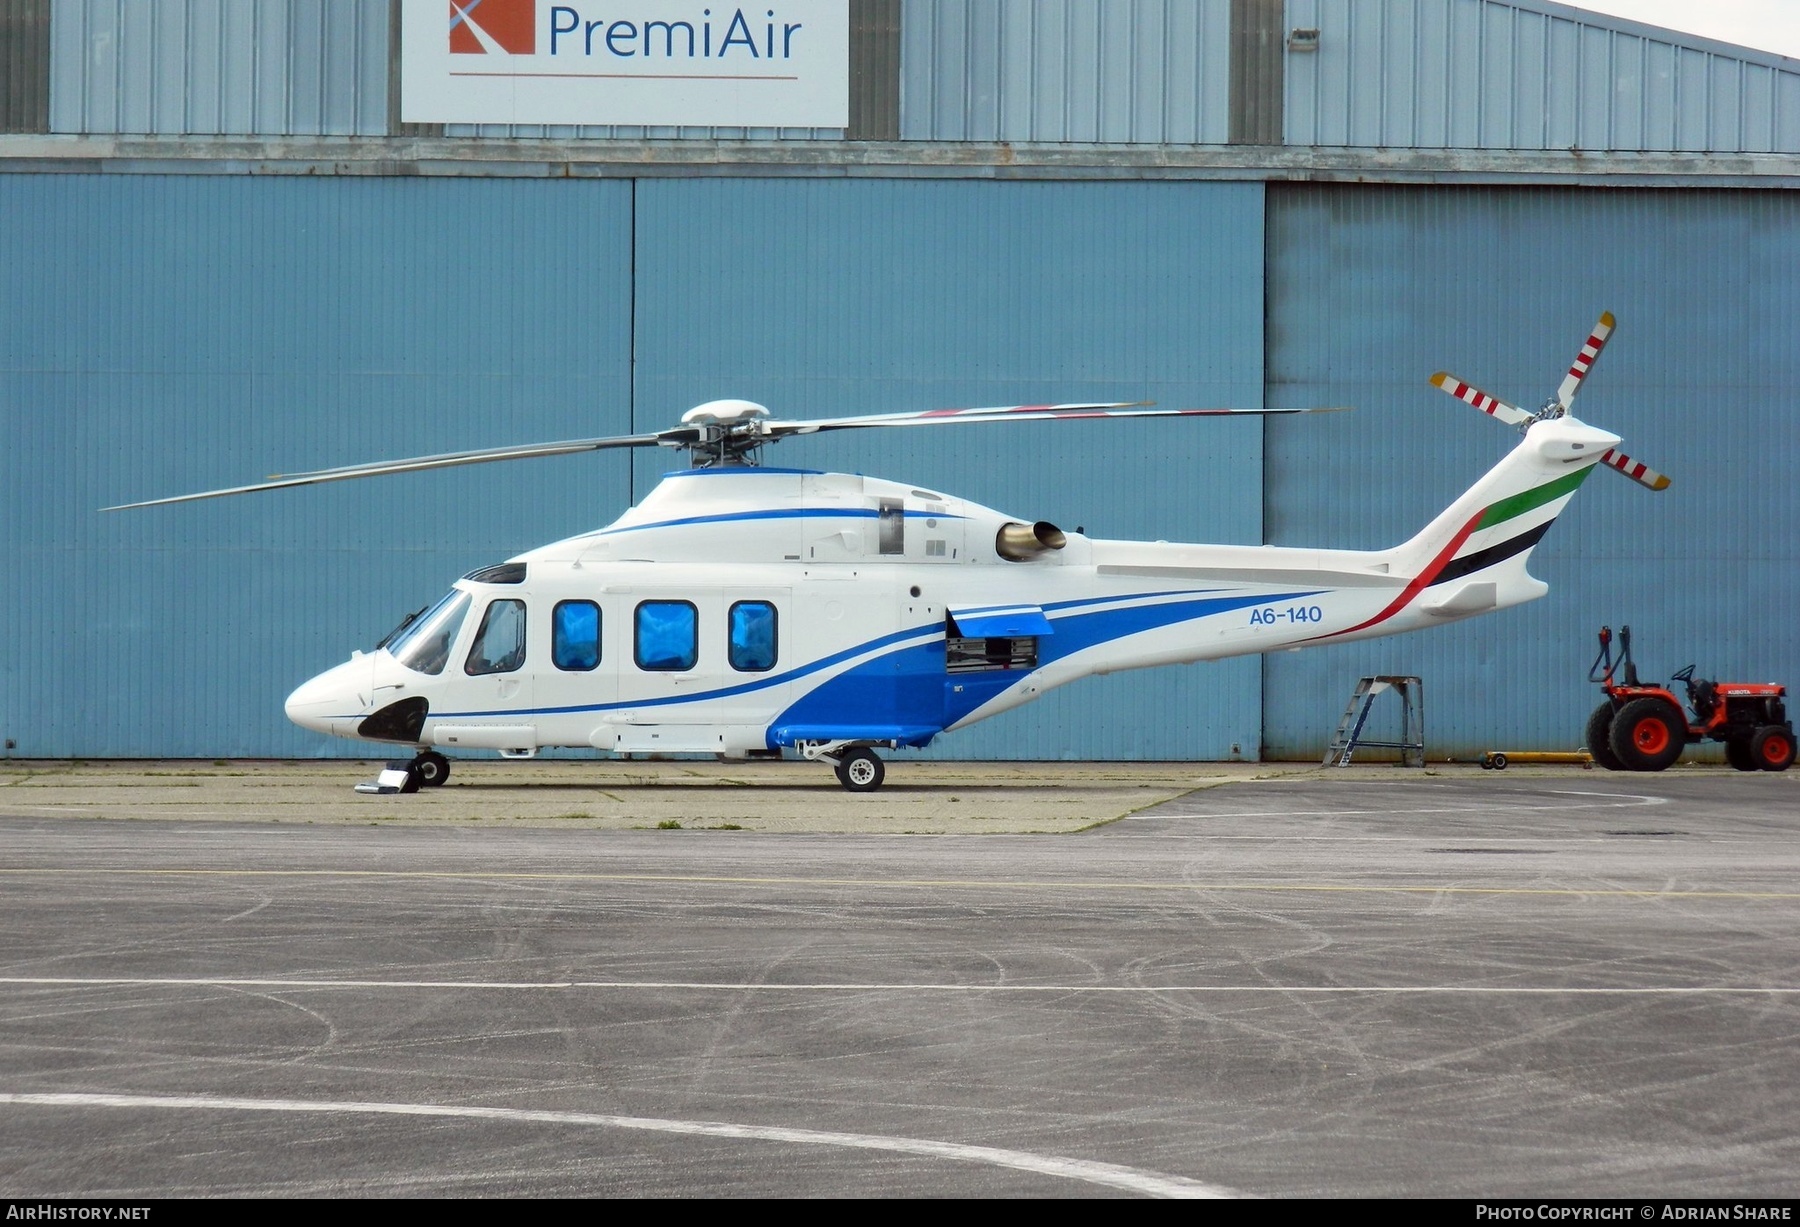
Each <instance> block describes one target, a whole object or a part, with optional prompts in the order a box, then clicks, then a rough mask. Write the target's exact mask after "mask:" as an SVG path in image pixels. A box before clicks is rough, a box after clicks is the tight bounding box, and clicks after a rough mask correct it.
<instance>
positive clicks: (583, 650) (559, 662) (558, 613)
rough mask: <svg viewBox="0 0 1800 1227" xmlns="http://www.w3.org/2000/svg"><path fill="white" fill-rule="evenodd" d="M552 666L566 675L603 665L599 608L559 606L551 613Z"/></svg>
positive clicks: (566, 603) (571, 604)
mask: <svg viewBox="0 0 1800 1227" xmlns="http://www.w3.org/2000/svg"><path fill="white" fill-rule="evenodd" d="M550 662H551V663H552V664H554V665H555V666H556V667H557V668H558V669H561V670H563V671H564V672H566V673H585V672H587V671H588V670H589V669H592V668H594V667H595V666H597V665H598V664H599V663H600V607H599V606H598V605H596V604H594V603H593V602H592V601H558V602H557V604H556V608H555V609H553V610H551V611H550Z"/></svg>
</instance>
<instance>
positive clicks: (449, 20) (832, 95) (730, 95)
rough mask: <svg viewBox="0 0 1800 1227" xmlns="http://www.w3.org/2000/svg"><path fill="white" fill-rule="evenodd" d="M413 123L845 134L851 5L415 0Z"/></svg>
mask: <svg viewBox="0 0 1800 1227" xmlns="http://www.w3.org/2000/svg"><path fill="white" fill-rule="evenodd" d="M402 16H403V20H404V26H403V28H402V32H401V55H400V72H401V76H400V115H401V118H402V119H403V120H405V121H407V122H408V123H461V124H632V125H637V124H644V125H653V126H659V127H660V126H684V127H753V128H762V127H770V128H842V127H845V126H846V125H847V124H848V123H849V112H850V21H849V5H848V3H847V2H846V0H760V2H757V3H752V4H748V5H739V4H731V3H720V2H716V0H715V2H714V3H706V2H705V0H698V2H695V0H689V2H686V3H679V2H678V3H669V2H661V3H659V2H657V0H572V2H570V3H558V2H556V0H404V2H403V6H402Z"/></svg>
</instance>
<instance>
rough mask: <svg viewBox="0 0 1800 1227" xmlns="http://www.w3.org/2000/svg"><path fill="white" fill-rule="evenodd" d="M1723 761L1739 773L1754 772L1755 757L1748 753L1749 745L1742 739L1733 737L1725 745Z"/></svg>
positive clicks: (1755, 765)
mask: <svg viewBox="0 0 1800 1227" xmlns="http://www.w3.org/2000/svg"><path fill="white" fill-rule="evenodd" d="M1725 761H1726V762H1728V763H1730V764H1731V765H1732V766H1733V767H1736V768H1737V769H1738V770H1739V771H1756V770H1759V769H1760V768H1759V767H1758V766H1757V762H1756V755H1754V754H1752V753H1750V743H1749V742H1748V741H1747V740H1745V739H1744V738H1742V737H1733V738H1732V739H1731V740H1730V741H1727V742H1726V743H1725Z"/></svg>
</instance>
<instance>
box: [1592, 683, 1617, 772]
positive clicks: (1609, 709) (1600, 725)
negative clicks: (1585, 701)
mask: <svg viewBox="0 0 1800 1227" xmlns="http://www.w3.org/2000/svg"><path fill="white" fill-rule="evenodd" d="M1612 725H1613V705H1612V701H1611V700H1610V699H1609V700H1607V701H1606V702H1605V703H1602V704H1601V705H1600V706H1598V707H1596V708H1595V709H1594V714H1593V715H1591V716H1589V717H1588V722H1587V748H1588V753H1589V754H1591V755H1593V756H1594V761H1595V762H1597V763H1599V764H1600V765H1601V766H1602V767H1605V768H1606V769H1607V770H1608V771H1623V770H1625V764H1624V763H1622V762H1620V761H1619V756H1618V755H1617V754H1614V753H1613V750H1612Z"/></svg>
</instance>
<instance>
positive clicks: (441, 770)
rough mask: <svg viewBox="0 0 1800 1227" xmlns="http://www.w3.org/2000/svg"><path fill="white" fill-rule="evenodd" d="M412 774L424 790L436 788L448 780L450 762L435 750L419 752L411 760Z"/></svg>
mask: <svg viewBox="0 0 1800 1227" xmlns="http://www.w3.org/2000/svg"><path fill="white" fill-rule="evenodd" d="M412 773H413V777H414V778H415V779H417V780H418V781H419V783H420V784H422V785H423V786H425V787H426V788H436V787H437V786H438V785H439V784H442V783H443V782H444V781H445V780H447V779H449V778H450V760H449V759H447V758H445V757H444V756H443V755H442V754H439V753H438V752H437V751H436V750H421V751H419V753H418V755H417V756H416V757H414V759H413V760H412Z"/></svg>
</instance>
